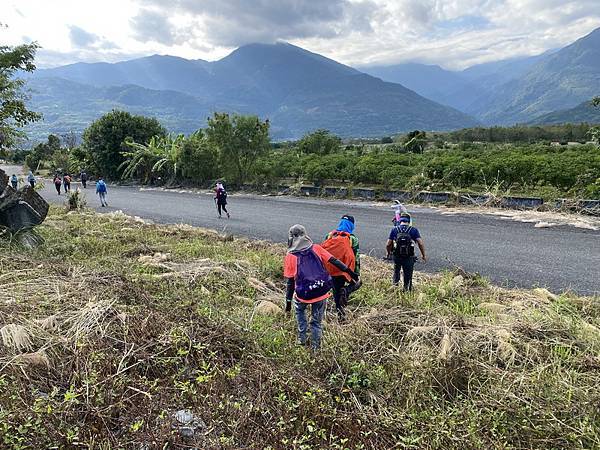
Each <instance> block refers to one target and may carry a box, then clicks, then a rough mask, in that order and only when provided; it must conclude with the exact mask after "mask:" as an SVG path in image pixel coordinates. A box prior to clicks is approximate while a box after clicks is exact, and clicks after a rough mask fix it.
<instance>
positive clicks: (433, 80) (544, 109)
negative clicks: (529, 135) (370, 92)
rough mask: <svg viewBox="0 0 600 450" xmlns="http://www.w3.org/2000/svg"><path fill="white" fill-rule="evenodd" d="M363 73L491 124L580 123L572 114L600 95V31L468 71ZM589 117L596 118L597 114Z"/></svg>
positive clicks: (395, 68) (411, 67)
mask: <svg viewBox="0 0 600 450" xmlns="http://www.w3.org/2000/svg"><path fill="white" fill-rule="evenodd" d="M361 70H363V71H364V72H366V73H369V74H371V75H374V76H378V77H380V78H382V79H384V80H387V81H392V82H396V83H401V84H403V85H404V86H406V87H408V88H409V89H413V90H415V92H417V93H418V94H421V95H423V96H424V97H426V98H429V99H433V100H435V101H437V102H440V103H442V104H446V105H448V106H452V107H454V108H456V109H458V110H460V111H463V112H465V113H467V114H469V115H471V116H473V117H475V118H476V119H478V120H479V121H481V122H482V123H484V124H486V125H513V124H515V123H529V122H532V123H545V120H556V118H559V117H560V118H561V119H562V120H564V121H566V122H570V121H577V120H579V118H581V117H584V116H581V115H580V114H577V111H579V112H581V109H579V110H573V112H574V114H573V115H570V114H569V112H568V111H571V110H572V109H574V108H576V107H577V106H579V105H583V104H584V103H585V102H586V101H589V100H590V99H591V98H592V97H593V96H594V95H598V94H600V28H598V29H596V30H594V31H592V32H591V33H590V34H588V35H587V36H584V37H582V38H581V39H579V40H577V41H576V42H574V43H573V44H571V45H569V46H567V47H564V48H562V49H555V50H551V51H548V52H545V53H543V54H541V55H537V56H532V57H524V58H514V59H509V60H505V61H497V62H492V63H486V64H480V65H476V66H473V67H470V68H468V69H466V70H463V71H449V70H445V69H443V68H441V67H439V66H435V65H425V64H417V63H405V64H397V65H391V66H372V67H363V68H361ZM582 107H584V106H582ZM558 111H560V113H558ZM555 112H556V114H554V113H555ZM585 117H589V118H591V119H593V118H595V117H596V115H595V111H591V114H588V115H586V116H585ZM546 118H547V119H546Z"/></svg>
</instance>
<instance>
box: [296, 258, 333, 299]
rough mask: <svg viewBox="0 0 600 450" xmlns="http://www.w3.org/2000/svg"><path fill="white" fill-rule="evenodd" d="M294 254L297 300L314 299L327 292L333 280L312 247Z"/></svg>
mask: <svg viewBox="0 0 600 450" xmlns="http://www.w3.org/2000/svg"><path fill="white" fill-rule="evenodd" d="M294 255H295V256H296V258H298V259H297V263H298V270H297V272H296V296H297V297H298V300H300V301H302V300H314V299H315V298H318V297H322V296H323V295H325V294H327V293H328V292H329V291H330V290H331V288H332V287H333V281H332V279H331V275H329V272H327V270H326V269H325V266H324V265H323V263H322V262H321V258H319V257H318V256H317V254H316V253H315V252H314V251H313V249H312V247H310V248H308V249H306V250H302V251H300V252H295V253H294Z"/></svg>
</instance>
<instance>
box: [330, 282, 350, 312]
mask: <svg viewBox="0 0 600 450" xmlns="http://www.w3.org/2000/svg"><path fill="white" fill-rule="evenodd" d="M331 278H332V280H333V300H334V301H335V310H336V311H337V313H338V316H339V317H340V318H343V317H345V316H346V312H345V311H344V307H345V306H346V302H347V298H346V291H345V286H346V277H342V276H337V277H331Z"/></svg>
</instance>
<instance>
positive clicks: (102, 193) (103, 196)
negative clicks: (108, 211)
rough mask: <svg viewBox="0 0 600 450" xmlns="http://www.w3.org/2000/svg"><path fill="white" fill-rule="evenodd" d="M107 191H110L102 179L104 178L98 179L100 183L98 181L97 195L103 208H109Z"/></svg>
mask: <svg viewBox="0 0 600 450" xmlns="http://www.w3.org/2000/svg"><path fill="white" fill-rule="evenodd" d="M107 191H108V189H107V188H106V183H105V182H104V178H102V177H100V178H98V181H96V194H98V196H99V197H100V203H101V204H102V207H103V208H104V207H105V206H108V203H106V193H107Z"/></svg>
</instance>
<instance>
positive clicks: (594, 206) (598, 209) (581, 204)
mask: <svg viewBox="0 0 600 450" xmlns="http://www.w3.org/2000/svg"><path fill="white" fill-rule="evenodd" d="M554 206H555V207H556V208H558V209H567V210H570V211H576V212H582V213H585V214H590V215H593V216H600V200H572V199H568V198H559V199H558V200H556V203H555V205H554Z"/></svg>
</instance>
